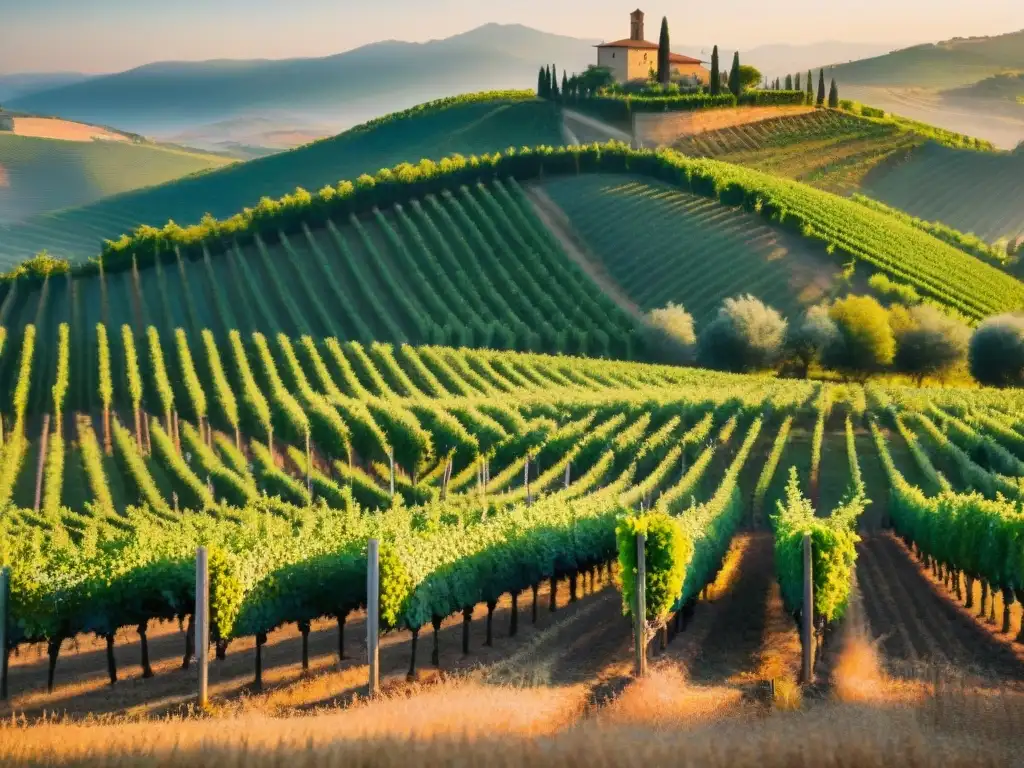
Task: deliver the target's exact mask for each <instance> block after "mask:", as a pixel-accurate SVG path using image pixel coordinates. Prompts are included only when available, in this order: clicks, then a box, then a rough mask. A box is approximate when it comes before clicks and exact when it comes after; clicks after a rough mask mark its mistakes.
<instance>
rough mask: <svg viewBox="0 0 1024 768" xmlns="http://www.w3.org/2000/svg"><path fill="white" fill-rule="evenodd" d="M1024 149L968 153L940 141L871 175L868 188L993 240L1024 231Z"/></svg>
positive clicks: (904, 206)
mask: <svg viewBox="0 0 1024 768" xmlns="http://www.w3.org/2000/svg"><path fill="white" fill-rule="evenodd" d="M1022 176H1024V153H1021V152H1015V153H1013V154H1008V153H1000V154H989V153H978V152H962V151H957V150H954V149H951V148H949V147H943V146H939V145H936V144H928V145H925V146H922V147H920V148H918V149H916V150H915V151H914V152H913V153H912V154H911V155H910V157H909V158H907V159H906V160H904V161H903V162H898V163H886V164H884V165H881V166H879V167H878V168H877V169H876V170H875V171H874V172H872V173H870V174H868V176H867V177H866V178H865V180H864V184H863V191H864V193H865V194H867V195H870V196H871V197H875V198H877V199H879V200H881V201H883V202H885V203H887V204H889V205H892V206H894V207H896V208H901V209H903V210H904V211H906V212H907V213H910V214H912V215H913V216H916V217H918V218H921V219H924V220H926V221H941V222H944V223H945V224H948V225H949V226H951V227H954V228H956V229H959V230H961V231H963V232H970V233H973V234H975V235H977V236H978V237H981V238H982V239H984V240H986V241H988V242H990V243H991V242H995V241H997V240H1001V239H1003V240H1010V241H1013V240H1016V239H1017V238H1019V237H1022V236H1024V195H1022V194H1021V178H1022Z"/></svg>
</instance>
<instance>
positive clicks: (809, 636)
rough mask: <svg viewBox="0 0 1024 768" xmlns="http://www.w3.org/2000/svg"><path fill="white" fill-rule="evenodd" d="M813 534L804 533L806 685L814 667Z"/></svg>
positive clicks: (803, 676) (803, 663) (802, 669)
mask: <svg viewBox="0 0 1024 768" xmlns="http://www.w3.org/2000/svg"><path fill="white" fill-rule="evenodd" d="M811 554H812V552H811V534H809V533H805V534H804V568H803V571H804V605H803V610H802V612H801V616H800V619H801V625H802V626H801V640H802V641H803V642H802V643H801V645H802V646H803V651H802V656H801V666H800V680H801V682H802V683H803V684H804V685H809V684H810V682H811V675H812V670H813V669H814V572H813V570H812V569H813V567H814V566H813V561H812V558H811Z"/></svg>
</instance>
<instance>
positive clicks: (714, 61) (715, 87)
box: [711, 45, 722, 96]
mask: <svg viewBox="0 0 1024 768" xmlns="http://www.w3.org/2000/svg"><path fill="white" fill-rule="evenodd" d="M721 92H722V76H721V73H720V72H719V70H718V46H717V45H716V46H715V47H714V49H713V50H712V51H711V95H712V96H717V95H718V94H720V93H721Z"/></svg>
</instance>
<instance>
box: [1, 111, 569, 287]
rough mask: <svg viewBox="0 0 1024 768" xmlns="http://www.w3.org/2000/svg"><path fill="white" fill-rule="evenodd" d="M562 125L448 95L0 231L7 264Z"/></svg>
mask: <svg viewBox="0 0 1024 768" xmlns="http://www.w3.org/2000/svg"><path fill="white" fill-rule="evenodd" d="M559 125H560V119H559V116H558V113H557V110H556V108H555V106H554V105H553V104H549V103H546V102H542V101H537V100H526V99H525V98H524V95H523V94H503V93H497V94H493V95H487V94H485V95H484V96H483V97H480V98H477V97H476V96H467V97H460V98H457V99H452V100H447V101H445V100H442V101H441V102H438V103H437V104H436V105H424V107H421V108H413V109H412V110H410V112H409V114H407V115H406V114H403V113H398V114H397V115H394V116H389V117H388V118H386V119H384V120H382V121H380V123H379V124H376V125H371V126H370V127H369V129H363V128H358V127H357V128H355V129H352V130H350V131H347V132H345V133H342V134H340V135H338V136H336V137H332V138H329V139H324V140H322V141H318V142H315V143H313V144H309V145H306V146H304V147H300V148H298V149H295V150H291V151H288V152H281V153H279V154H276V155H272V156H270V157H266V158H260V159H257V160H253V161H250V162H247V163H244V164H239V165H237V166H233V167H230V168H226V169H222V170H220V171H217V172H214V173H207V174H201V175H197V176H195V177H191V178H185V179H180V180H178V181H174V182H170V183H167V184H162V185H159V186H155V187H151V188H147V189H141V190H137V191H134V192H127V193H125V194H120V195H115V196H113V197H110V198H108V199H104V200H98V201H96V202H93V203H90V204H89V205H83V206H81V207H77V208H69V209H67V210H61V211H55V212H53V213H48V214H43V215H39V216H33V217H32V218H30V219H27V220H26V221H24V222H21V223H18V224H14V225H11V226H10V227H7V228H0V267H2V268H9V267H12V266H14V265H15V264H18V263H20V262H22V261H24V260H26V259H28V258H30V257H32V256H34V255H35V254H36V253H38V252H39V251H41V250H43V249H46V250H48V251H49V252H50V253H51V254H53V255H55V256H59V257H63V258H67V259H69V260H70V261H72V262H81V261H86V260H88V259H90V258H93V257H94V256H96V255H97V253H99V250H100V246H101V245H102V243H103V240H105V239H111V240H112V239H116V238H118V237H120V236H121V235H122V234H124V233H126V232H130V231H132V230H134V229H135V228H136V227H138V226H140V225H143V224H148V225H154V226H162V225H163V224H164V223H165V222H167V221H168V219H173V220H174V221H177V222H179V223H182V224H185V223H189V222H195V221H199V220H200V219H201V218H202V217H203V216H204V215H205V214H207V213H210V214H212V215H214V216H218V217H226V216H231V215H232V214H234V213H236V212H237V211H240V210H241V209H242V208H244V207H246V206H253V205H255V204H256V203H257V202H258V201H259V199H260V197H262V196H264V195H268V196H272V197H279V196H281V195H282V194H285V193H287V192H289V191H291V190H293V189H294V188H295V187H296V186H301V187H304V188H305V189H309V190H316V189H319V188H320V187H322V186H323V185H325V184H334V183H336V182H337V181H338V179H340V178H353V179H354V178H356V177H357V176H359V174H361V173H374V172H376V170H377V169H379V168H382V167H391V166H393V165H395V164H396V163H398V162H401V161H405V160H410V159H411V160H414V161H416V160H418V159H419V158H421V157H443V156H446V155H449V154H452V153H456V152H460V153H464V154H482V153H485V152H494V151H496V150H502V149H505V148H507V147H509V146H516V147H518V146H524V145H530V146H532V145H535V144H540V143H550V144H557V143H561V130H560V127H559ZM0 192H2V190H0ZM0 219H2V217H0Z"/></svg>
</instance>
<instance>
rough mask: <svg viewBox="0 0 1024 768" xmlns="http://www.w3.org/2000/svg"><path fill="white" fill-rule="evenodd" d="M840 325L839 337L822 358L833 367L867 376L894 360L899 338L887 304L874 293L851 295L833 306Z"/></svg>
mask: <svg viewBox="0 0 1024 768" xmlns="http://www.w3.org/2000/svg"><path fill="white" fill-rule="evenodd" d="M829 317H831V318H832V320H833V321H834V322H835V324H836V327H837V328H838V329H839V336H838V337H837V339H836V340H835V341H834V342H833V343H832V344H830V345H829V346H828V348H826V349H825V354H824V355H823V357H822V362H823V363H824V364H825V365H826V366H828V367H829V368H834V369H835V370H837V371H842V372H844V373H847V374H850V375H853V376H854V377H856V378H867V376H869V375H871V374H872V373H874V372H876V371H879V370H881V369H882V368H885V367H886V366H887V365H889V364H890V363H892V361H893V357H895V355H896V339H895V337H894V336H893V332H892V327H891V326H890V325H889V314H888V313H887V312H886V310H885V307H883V306H882V305H881V304H879V303H878V301H877V300H876V299H874V298H872V297H870V296H847V297H846V298H845V299H840V300H839V301H837V302H835V303H834V304H833V305H832V307H831V309H829Z"/></svg>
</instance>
